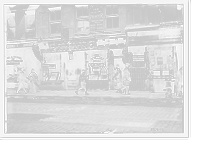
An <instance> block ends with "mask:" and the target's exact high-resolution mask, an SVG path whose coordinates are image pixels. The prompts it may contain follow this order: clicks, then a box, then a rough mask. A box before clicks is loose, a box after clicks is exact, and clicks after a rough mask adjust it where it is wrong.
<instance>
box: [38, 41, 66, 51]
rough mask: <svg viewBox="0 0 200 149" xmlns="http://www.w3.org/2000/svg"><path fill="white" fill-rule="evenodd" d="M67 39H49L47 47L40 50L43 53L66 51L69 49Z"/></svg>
mask: <svg viewBox="0 0 200 149" xmlns="http://www.w3.org/2000/svg"><path fill="white" fill-rule="evenodd" d="M68 42H69V41H68V40H57V41H49V42H48V46H49V49H47V50H42V51H43V52H44V53H46V52H47V53H58V52H67V51H69V43H68Z"/></svg>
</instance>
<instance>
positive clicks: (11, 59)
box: [5, 44, 41, 89]
mask: <svg viewBox="0 0 200 149" xmlns="http://www.w3.org/2000/svg"><path fill="white" fill-rule="evenodd" d="M21 45H22V44H21ZM24 45H25V44H24ZM5 52H6V67H5V73H6V76H7V88H8V89H9V88H16V87H17V86H18V82H17V74H18V71H19V70H21V69H22V70H23V71H24V73H25V75H26V76H28V75H29V74H30V72H31V69H34V70H35V72H36V73H37V74H38V76H39V78H41V75H40V74H41V73H40V71H41V64H40V62H39V61H38V60H37V58H36V57H35V55H34V53H33V51H32V47H30V46H27V44H26V45H25V46H24V47H23V46H22V47H19V46H18V44H8V45H7V49H6V51H5Z"/></svg>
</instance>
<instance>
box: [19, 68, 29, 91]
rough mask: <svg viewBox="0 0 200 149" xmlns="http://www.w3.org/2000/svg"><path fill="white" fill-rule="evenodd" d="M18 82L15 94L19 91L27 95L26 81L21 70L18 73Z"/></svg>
mask: <svg viewBox="0 0 200 149" xmlns="http://www.w3.org/2000/svg"><path fill="white" fill-rule="evenodd" d="M18 81H19V85H18V89H17V94H18V93H19V91H20V90H21V89H22V90H23V91H24V93H27V91H26V89H27V88H28V79H27V78H26V76H25V74H24V72H23V71H22V70H21V71H20V72H19V75H18Z"/></svg>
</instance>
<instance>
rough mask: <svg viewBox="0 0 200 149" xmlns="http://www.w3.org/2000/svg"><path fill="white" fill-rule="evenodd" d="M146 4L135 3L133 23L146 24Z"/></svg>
mask: <svg viewBox="0 0 200 149" xmlns="http://www.w3.org/2000/svg"><path fill="white" fill-rule="evenodd" d="M145 16H146V15H145V6H144V5H134V7H133V24H134V25H144V24H145Z"/></svg>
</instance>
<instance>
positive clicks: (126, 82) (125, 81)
mask: <svg viewBox="0 0 200 149" xmlns="http://www.w3.org/2000/svg"><path fill="white" fill-rule="evenodd" d="M129 67H130V64H129V63H126V67H125V68H124V70H123V79H122V81H123V86H122V88H121V92H122V93H123V90H124V89H126V94H129V93H128V92H129V85H130V82H131V76H130V70H129Z"/></svg>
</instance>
